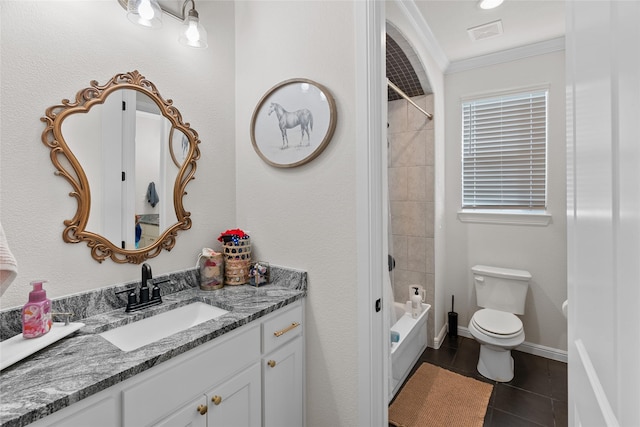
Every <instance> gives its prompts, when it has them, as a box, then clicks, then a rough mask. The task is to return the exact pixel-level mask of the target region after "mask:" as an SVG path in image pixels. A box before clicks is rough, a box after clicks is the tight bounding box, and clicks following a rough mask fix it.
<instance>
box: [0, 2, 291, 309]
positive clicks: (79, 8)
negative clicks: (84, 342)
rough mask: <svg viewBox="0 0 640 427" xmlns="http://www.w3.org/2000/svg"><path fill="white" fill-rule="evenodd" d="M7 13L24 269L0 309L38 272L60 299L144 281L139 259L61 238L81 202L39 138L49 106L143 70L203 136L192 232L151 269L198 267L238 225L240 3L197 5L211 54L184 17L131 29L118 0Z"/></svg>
mask: <svg viewBox="0 0 640 427" xmlns="http://www.w3.org/2000/svg"><path fill="white" fill-rule="evenodd" d="M0 8H1V10H0V12H1V18H0V19H1V22H0V23H1V26H0V37H1V46H0V49H1V51H0V53H1V57H2V63H1V74H0V78H1V85H2V86H1V93H0V95H1V96H0V107H1V114H2V115H1V123H2V128H1V129H0V138H1V139H0V150H1V151H0V203H1V206H0V219H1V221H2V225H3V227H4V230H5V232H6V235H7V239H8V241H9V244H10V247H11V250H12V251H13V254H14V256H15V257H16V259H17V261H18V264H19V275H18V277H17V279H16V280H15V281H14V282H13V284H12V285H11V287H9V289H8V290H7V291H6V293H5V294H4V295H3V296H2V300H1V302H0V304H1V306H2V308H7V307H13V306H18V305H22V304H24V302H25V301H26V299H27V294H28V283H29V281H30V280H33V279H47V280H49V284H48V285H47V290H48V294H49V295H50V296H52V297H57V296H61V295H66V294H70V293H75V292H80V291H84V290H87V289H93V288H98V287H102V286H106V285H111V284H114V283H119V282H124V281H129V280H139V276H140V266H136V265H121V264H115V263H114V262H112V261H110V260H107V261H104V262H103V263H102V264H99V263H98V262H96V261H94V260H93V258H91V255H90V250H89V248H88V247H87V246H86V245H85V244H68V243H64V242H63V241H62V236H61V235H62V230H63V228H64V227H63V223H62V222H63V220H65V219H70V218H71V217H72V216H73V214H74V213H75V210H76V203H75V201H74V199H72V198H71V197H69V196H68V193H69V192H70V190H71V186H70V185H69V184H68V183H67V182H66V180H64V179H63V178H61V177H57V176H54V174H53V172H54V170H55V169H54V166H53V165H52V163H51V161H50V159H49V149H48V148H47V147H46V146H45V145H44V144H43V143H42V142H41V139H40V138H41V134H42V130H43V129H44V124H43V123H42V122H41V121H40V117H42V116H44V112H45V109H46V108H47V107H49V106H51V105H54V104H58V103H60V101H61V100H62V99H63V98H70V99H73V98H74V97H75V94H76V92H77V91H78V90H80V89H82V88H85V87H87V86H89V82H90V81H91V80H97V81H98V82H99V83H101V84H103V83H106V81H107V80H108V79H110V78H111V77H112V76H113V75H114V74H116V73H120V72H127V71H132V70H139V71H140V72H141V73H142V74H143V75H144V76H146V77H147V78H148V79H149V80H151V81H152V82H153V83H155V84H156V85H157V87H158V89H159V91H160V94H161V95H162V96H163V97H165V98H170V99H173V101H174V105H175V106H176V107H177V108H178V109H179V110H180V111H181V112H182V114H183V119H184V121H186V122H189V123H190V124H191V126H192V127H193V128H194V129H195V130H196V131H197V132H198V133H199V136H200V139H201V141H202V143H201V144H200V150H201V152H202V157H201V159H200V161H199V162H198V170H197V172H196V179H195V180H194V181H192V182H191V183H190V184H189V185H188V187H187V191H188V195H187V196H186V198H185V208H186V209H187V210H188V211H190V212H191V218H192V219H193V227H192V228H191V230H188V231H184V232H181V233H179V235H178V239H177V243H176V246H175V248H174V249H173V250H172V251H171V252H167V251H164V252H163V253H162V254H161V255H159V256H158V257H156V258H153V259H151V260H150V261H149V264H150V265H151V267H152V269H153V272H154V274H159V273H165V272H171V271H176V270H181V269H184V268H189V267H192V266H193V265H195V260H196V255H197V252H198V251H199V250H200V249H201V248H202V247H204V246H213V245H215V244H217V243H218V242H217V241H216V238H217V236H218V234H219V233H220V231H223V230H224V229H226V228H228V227H234V226H235V198H236V194H235V144H234V141H235V127H234V120H235V116H234V103H235V93H234V85H233V82H234V79H235V69H234V65H235V60H234V57H235V46H234V19H233V17H234V5H233V2H223V1H215V2H204V1H201V2H198V11H199V12H200V18H201V21H202V23H203V24H204V25H205V26H206V27H207V30H208V33H209V48H208V49H206V50H195V49H188V48H183V47H181V46H180V45H179V44H178V43H177V30H178V26H179V22H178V21H177V20H174V19H173V18H170V17H168V16H166V15H165V17H164V26H163V28H162V29H161V30H158V31H152V30H144V29H141V28H138V27H136V26H134V25H133V24H132V23H130V22H129V21H128V20H127V18H126V13H125V11H124V9H122V8H121V7H120V6H119V4H118V2H117V1H115V0H113V1H90V2H86V1H73V2H56V1H42V2H32V1H2V2H0ZM287 264H288V263H287Z"/></svg>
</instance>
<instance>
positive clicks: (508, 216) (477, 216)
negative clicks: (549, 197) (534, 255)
mask: <svg viewBox="0 0 640 427" xmlns="http://www.w3.org/2000/svg"><path fill="white" fill-rule="evenodd" d="M458 219H459V220H460V222H471V223H478V224H507V225H535V226H541V227H546V226H547V225H549V224H550V223H551V214H549V213H547V212H546V211H525V210H521V211H520V210H518V211H509V210H487V209H465V210H461V211H458Z"/></svg>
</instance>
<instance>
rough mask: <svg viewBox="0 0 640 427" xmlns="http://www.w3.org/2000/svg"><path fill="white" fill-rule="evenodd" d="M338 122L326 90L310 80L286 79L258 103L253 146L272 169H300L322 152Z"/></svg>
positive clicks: (253, 121) (253, 122) (253, 128)
mask: <svg viewBox="0 0 640 427" xmlns="http://www.w3.org/2000/svg"><path fill="white" fill-rule="evenodd" d="M336 121H337V113H336V103H335V100H334V99H333V96H332V95H331V93H330V92H329V91H328V90H327V88H326V87H324V86H322V85H321V84H318V83H316V82H314V81H312V80H308V79H290V80H285V81H284V82H281V83H278V84H277V85H275V86H274V87H272V88H271V89H269V91H268V92H267V93H266V94H265V95H264V96H263V97H262V99H260V102H258V105H257V106H256V109H255V110H254V112H253V117H252V119H251V143H252V144H253V148H254V149H255V150H256V153H258V155H259V156H260V157H261V158H262V160H264V161H265V162H266V163H268V164H270V165H271V166H275V167H279V168H291V167H295V166H300V165H303V164H305V163H307V162H309V161H311V160H313V159H315V158H316V157H318V155H320V153H322V151H323V150H324V149H325V148H326V146H327V145H328V144H329V141H330V140H331V137H332V136H333V132H334V131H335V129H336Z"/></svg>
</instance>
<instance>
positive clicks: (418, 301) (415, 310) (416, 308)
mask: <svg viewBox="0 0 640 427" xmlns="http://www.w3.org/2000/svg"><path fill="white" fill-rule="evenodd" d="M411 289H413V291H414V293H413V294H411V317H413V318H414V319H417V318H418V317H420V313H421V312H422V296H421V295H420V288H418V287H417V286H412V287H411Z"/></svg>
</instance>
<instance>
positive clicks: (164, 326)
mask: <svg viewBox="0 0 640 427" xmlns="http://www.w3.org/2000/svg"><path fill="white" fill-rule="evenodd" d="M227 313H228V311H227V310H223V309H221V308H218V307H214V306H212V305H209V304H205V303H202V302H194V303H192V304H189V305H185V306H183V307H180V308H176V309H174V310H170V311H166V312H164V313H160V314H157V315H155V316H152V317H148V318H146V319H142V320H139V321H137V322H134V323H130V324H128V325H124V326H120V327H119V328H115V329H111V330H109V331H106V332H103V333H101V334H100V336H101V337H103V338H104V339H106V340H107V341H109V342H110V343H112V344H113V345H115V346H116V347H118V348H120V349H121V350H124V351H131V350H135V349H137V348H140V347H142V346H145V345H147V344H151V343H152V342H155V341H158V340H161V339H162V338H166V337H168V336H170V335H173V334H175V333H177V332H180V331H184V330H187V329H189V328H191V327H193V326H196V325H198V324H200V323H202V322H206V321H207V320H212V319H215V318H217V317H220V316H222V315H224V314H227Z"/></svg>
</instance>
